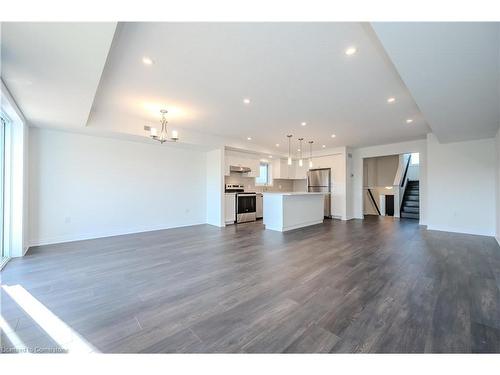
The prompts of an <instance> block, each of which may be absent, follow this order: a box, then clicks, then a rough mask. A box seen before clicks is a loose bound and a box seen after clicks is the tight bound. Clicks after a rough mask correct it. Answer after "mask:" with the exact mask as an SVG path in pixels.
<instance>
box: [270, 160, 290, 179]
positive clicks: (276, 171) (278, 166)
mask: <svg viewBox="0 0 500 375" xmlns="http://www.w3.org/2000/svg"><path fill="white" fill-rule="evenodd" d="M292 168H293V165H291V166H290V165H288V163H287V159H275V160H273V163H272V174H273V180H276V179H280V180H283V179H288V178H290V177H289V176H290V172H291V169H292Z"/></svg>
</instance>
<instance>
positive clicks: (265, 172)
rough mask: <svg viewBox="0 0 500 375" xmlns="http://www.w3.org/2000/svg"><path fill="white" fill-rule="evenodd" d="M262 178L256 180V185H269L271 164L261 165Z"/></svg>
mask: <svg viewBox="0 0 500 375" xmlns="http://www.w3.org/2000/svg"><path fill="white" fill-rule="evenodd" d="M259 169H260V176H259V177H257V178H256V179H255V184H256V185H269V164H267V163H261V164H260V167H259Z"/></svg>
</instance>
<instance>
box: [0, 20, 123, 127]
mask: <svg viewBox="0 0 500 375" xmlns="http://www.w3.org/2000/svg"><path fill="white" fill-rule="evenodd" d="M1 28H2V30H1V57H2V64H1V77H2V80H3V81H4V83H5V84H6V86H7V87H8V88H9V91H10V92H11V94H12V96H13V97H14V99H15V101H16V102H17V104H18V105H19V107H20V108H21V110H22V111H23V114H24V116H25V118H26V119H27V120H28V121H29V123H30V124H31V125H35V126H41V127H59V128H75V127H83V126H85V125H86V123H87V120H88V116H89V113H90V109H91V107H92V102H93V100H94V96H95V93H96V90H97V87H98V84H99V79H100V77H101V73H102V70H103V68H104V65H105V63H106V57H107V55H108V52H109V48H110V46H111V42H112V40H113V35H114V32H115V28H116V23H13V22H3V23H2V24H1Z"/></svg>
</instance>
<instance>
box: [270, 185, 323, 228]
mask: <svg viewBox="0 0 500 375" xmlns="http://www.w3.org/2000/svg"><path fill="white" fill-rule="evenodd" d="M324 199H325V196H324V193H307V192H304V193H298V192H294V193H276V192H272V193H264V225H265V226H266V229H271V230H276V231H279V232H285V231H287V230H292V229H297V228H302V227H307V226H309V225H315V224H320V223H322V222H323V218H324Z"/></svg>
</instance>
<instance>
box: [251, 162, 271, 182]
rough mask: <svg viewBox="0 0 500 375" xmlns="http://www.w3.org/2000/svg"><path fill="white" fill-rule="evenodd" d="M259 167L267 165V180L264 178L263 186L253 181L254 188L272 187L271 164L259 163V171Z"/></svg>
mask: <svg viewBox="0 0 500 375" xmlns="http://www.w3.org/2000/svg"><path fill="white" fill-rule="evenodd" d="M261 165H267V169H266V170H267V178H266V181H267V182H266V183H264V184H261V183H259V182H257V179H255V186H272V183H271V182H272V181H271V164H270V163H266V162H260V163H259V170H260V166H261Z"/></svg>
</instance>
